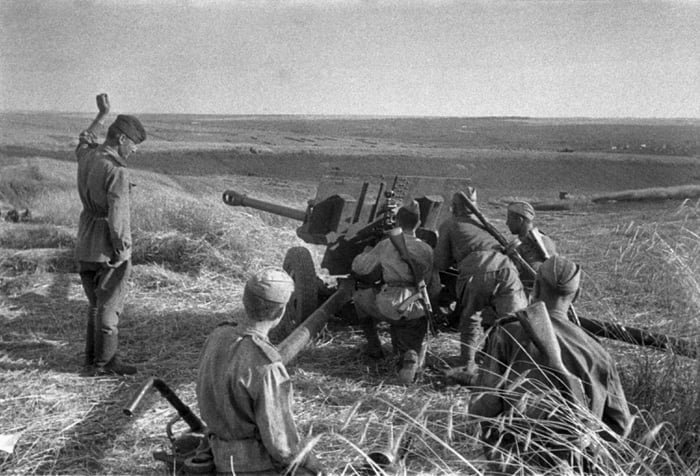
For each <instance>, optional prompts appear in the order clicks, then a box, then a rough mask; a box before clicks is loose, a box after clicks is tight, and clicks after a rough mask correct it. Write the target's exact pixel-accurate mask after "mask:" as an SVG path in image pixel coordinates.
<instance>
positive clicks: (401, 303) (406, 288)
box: [352, 200, 440, 368]
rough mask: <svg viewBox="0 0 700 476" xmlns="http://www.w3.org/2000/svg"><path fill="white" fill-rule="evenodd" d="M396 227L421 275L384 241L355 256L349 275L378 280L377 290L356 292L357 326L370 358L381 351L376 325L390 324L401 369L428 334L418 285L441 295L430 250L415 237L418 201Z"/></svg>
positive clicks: (408, 207) (401, 215)
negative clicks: (377, 277) (420, 283)
mask: <svg viewBox="0 0 700 476" xmlns="http://www.w3.org/2000/svg"><path fill="white" fill-rule="evenodd" d="M396 224H397V226H398V227H400V228H401V230H402V233H403V237H404V241H405V244H406V249H407V252H408V254H409V255H410V256H409V258H410V259H412V260H413V262H414V263H415V266H416V268H417V269H419V270H420V271H419V272H418V273H419V274H421V272H422V276H417V277H416V276H414V275H413V272H412V270H411V266H410V265H409V263H408V262H407V261H406V260H405V259H404V258H402V256H401V252H400V251H399V250H398V249H397V247H396V246H395V245H394V244H393V243H392V241H391V240H390V239H388V238H387V239H383V240H382V241H380V242H379V243H377V245H376V246H375V247H374V248H368V249H367V250H365V251H364V252H363V253H361V254H359V255H358V256H356V257H355V259H354V260H353V262H352V271H353V273H354V274H355V275H356V276H359V277H362V276H379V275H380V274H381V282H382V284H381V286H380V287H376V286H374V287H368V288H365V289H358V290H357V291H355V293H354V294H353V300H354V303H355V310H356V311H357V315H358V318H359V320H360V327H361V328H362V331H363V332H364V334H365V337H366V338H367V341H368V346H367V353H368V355H369V356H370V357H373V358H381V357H382V348H381V341H380V340H379V335H378V334H377V326H376V325H377V321H386V322H388V323H389V325H390V332H391V342H392V345H393V348H394V352H395V353H396V354H398V355H399V358H400V362H401V364H400V365H401V367H402V368H403V367H410V366H414V365H415V364H416V363H417V360H418V354H419V353H420V350H421V345H422V343H423V339H424V338H425V335H426V332H427V324H428V323H427V317H426V309H425V306H424V305H423V303H422V301H421V295H420V291H419V290H418V289H417V287H416V282H417V281H420V280H424V281H425V283H426V285H427V290H428V294H429V295H430V296H431V297H435V296H436V295H437V293H439V292H440V277H439V275H438V273H437V270H436V269H434V267H433V250H432V248H431V247H430V245H428V244H427V243H425V242H424V241H422V240H420V239H418V238H417V237H416V235H415V232H416V229H417V228H418V226H419V225H420V212H419V208H418V203H417V202H416V201H415V200H413V201H412V202H411V203H410V204H407V205H404V206H403V207H401V208H400V209H399V210H398V212H397V213H396Z"/></svg>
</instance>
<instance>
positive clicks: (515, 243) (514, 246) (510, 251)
mask: <svg viewBox="0 0 700 476" xmlns="http://www.w3.org/2000/svg"><path fill="white" fill-rule="evenodd" d="M520 244H521V241H520V240H519V239H517V238H516V239H514V240H513V241H511V242H510V243H508V246H506V254H507V255H512V254H513V253H515V250H516V249H517V248H518V246H520Z"/></svg>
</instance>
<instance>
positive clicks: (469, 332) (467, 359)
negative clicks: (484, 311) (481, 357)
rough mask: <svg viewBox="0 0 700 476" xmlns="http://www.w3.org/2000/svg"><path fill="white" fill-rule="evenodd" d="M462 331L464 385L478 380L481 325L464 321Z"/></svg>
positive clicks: (461, 347) (461, 361)
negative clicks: (477, 355)
mask: <svg viewBox="0 0 700 476" xmlns="http://www.w3.org/2000/svg"><path fill="white" fill-rule="evenodd" d="M461 327H462V328H461V332H460V341H461V344H460V364H461V366H462V368H461V369H460V374H462V380H463V384H464V385H472V384H473V383H474V381H475V380H476V377H477V373H478V371H479V367H478V366H477V364H476V354H477V352H478V350H479V331H480V325H479V324H478V323H477V324H474V323H471V322H468V323H466V325H465V323H463V325H462V326H461Z"/></svg>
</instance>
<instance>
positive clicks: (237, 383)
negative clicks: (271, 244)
mask: <svg viewBox="0 0 700 476" xmlns="http://www.w3.org/2000/svg"><path fill="white" fill-rule="evenodd" d="M293 291H294V283H293V281H292V280H291V278H290V277H289V276H288V275H287V273H285V272H284V271H282V270H278V269H266V270H263V271H262V272H260V273H258V274H257V275H255V276H253V277H251V278H250V279H249V280H248V282H247V283H246V286H245V289H244V291H243V305H244V307H245V311H246V316H245V317H244V319H243V321H242V322H240V323H239V324H238V325H237V326H236V325H234V324H233V323H224V324H221V325H219V326H218V327H217V328H216V329H214V331H213V332H212V333H211V335H209V337H208V338H207V341H206V343H205V345H204V350H203V352H202V356H201V358H200V362H199V373H198V376H197V401H198V403H199V410H200V412H201V415H202V419H203V420H204V422H205V423H206V425H207V427H208V431H209V434H208V437H209V444H210V447H211V451H212V453H213V457H214V465H215V467H216V472H217V474H236V475H238V476H243V475H258V476H266V475H277V474H282V473H284V472H285V471H287V470H291V471H292V473H289V474H297V475H308V474H320V473H321V472H322V471H321V467H320V465H319V464H318V462H317V461H316V459H315V458H314V457H313V455H312V454H311V453H308V454H307V455H306V456H305V458H304V459H303V460H302V461H301V464H300V466H299V467H298V468H292V467H291V465H292V461H293V460H294V458H295V457H296V456H297V455H298V454H299V452H300V445H299V435H298V433H297V428H296V425H295V423H294V417H293V415H292V408H291V406H292V382H291V380H290V378H289V374H288V373H287V369H286V368H285V366H284V364H283V363H282V358H281V356H280V354H279V352H278V351H277V348H276V347H275V346H274V345H272V344H271V343H270V341H269V340H268V333H269V331H270V330H271V329H272V328H274V327H275V326H276V325H277V324H279V322H280V320H281V318H282V315H283V314H284V310H285V305H286V303H287V301H288V300H289V297H290V296H291V294H292V292H293Z"/></svg>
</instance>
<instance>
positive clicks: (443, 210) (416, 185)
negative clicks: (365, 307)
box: [223, 175, 470, 340]
mask: <svg viewBox="0 0 700 476" xmlns="http://www.w3.org/2000/svg"><path fill="white" fill-rule="evenodd" d="M469 184H470V181H469V180H467V179H455V178H449V177H415V176H395V177H392V178H391V179H389V180H387V179H385V178H384V177H357V176H343V175H332V176H327V177H324V178H323V179H322V180H321V182H320V183H319V186H318V189H317V192H316V197H315V198H314V199H312V200H309V202H308V205H307V208H306V210H299V209H295V208H291V207H287V206H284V205H279V204H275V203H270V202H266V201H263V200H258V199H255V198H251V197H248V196H247V195H245V194H241V193H238V192H236V191H234V190H226V191H225V192H224V193H223V201H224V203H226V204H228V205H231V206H245V207H251V208H255V209H258V210H263V211H266V212H269V213H273V214H276V215H281V216H284V217H287V218H291V219H293V220H297V221H299V222H301V225H300V226H299V227H298V228H297V230H296V233H297V236H298V237H299V238H301V239H302V240H303V241H304V242H305V243H308V244H311V245H322V246H325V247H326V250H325V252H324V255H323V259H322V260H321V263H320V266H319V267H320V268H325V269H326V270H327V271H328V274H329V275H330V276H336V277H337V276H347V275H349V274H351V265H352V261H353V259H354V258H355V257H356V256H357V255H359V254H360V253H362V251H363V250H364V249H365V247H367V246H374V245H376V244H377V243H378V242H379V241H380V240H381V239H383V238H385V236H386V232H387V231H389V230H390V229H392V228H394V226H395V217H396V212H397V211H398V209H399V208H400V207H401V205H402V204H403V203H405V202H407V201H408V200H412V199H414V200H416V201H417V202H418V204H419V207H420V219H421V225H420V228H419V229H418V230H417V231H416V235H417V236H418V237H419V238H421V239H423V240H424V241H426V242H428V243H429V244H431V245H432V246H434V245H435V242H436V240H437V228H438V226H439V224H440V223H441V222H442V221H443V220H444V219H445V218H446V217H447V216H448V215H449V210H447V207H443V204H444V203H445V201H446V200H447V201H448V203H449V200H450V198H451V196H452V194H453V193H454V192H455V191H458V190H464V189H465V188H466V187H467V186H468V185H469ZM283 268H284V269H285V271H287V272H288V273H289V274H290V276H291V277H292V279H293V280H294V284H295V292H294V295H293V296H292V299H291V300H290V304H289V307H288V311H287V313H286V315H285V318H284V319H283V322H282V324H281V325H280V326H278V330H277V336H276V338H277V340H280V338H284V337H286V335H288V334H289V332H291V331H292V330H293V329H294V328H295V327H296V326H298V325H299V324H301V323H302V322H303V321H304V319H306V317H307V316H309V315H310V314H311V313H312V312H313V311H314V310H315V309H316V308H317V307H318V305H319V303H320V302H321V301H325V299H326V298H327V297H328V296H331V295H332V294H333V293H334V292H335V291H336V286H334V285H332V284H331V285H327V284H326V283H325V282H324V281H321V280H320V279H319V278H318V276H317V275H316V266H315V264H314V262H313V259H312V257H311V253H310V252H309V250H308V249H307V248H306V247H303V246H299V247H293V248H290V249H289V250H288V251H287V254H286V256H285V259H284V263H283ZM348 300H349V299H347V300H345V302H338V303H337V305H336V307H337V308H334V309H329V313H330V314H331V315H333V314H335V313H337V312H338V311H339V310H340V308H341V307H343V306H344V305H345V304H347V301H348ZM337 301H341V300H337ZM321 327H322V326H321Z"/></svg>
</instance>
